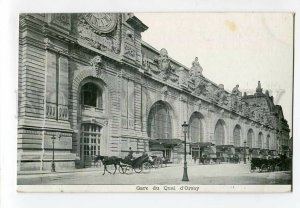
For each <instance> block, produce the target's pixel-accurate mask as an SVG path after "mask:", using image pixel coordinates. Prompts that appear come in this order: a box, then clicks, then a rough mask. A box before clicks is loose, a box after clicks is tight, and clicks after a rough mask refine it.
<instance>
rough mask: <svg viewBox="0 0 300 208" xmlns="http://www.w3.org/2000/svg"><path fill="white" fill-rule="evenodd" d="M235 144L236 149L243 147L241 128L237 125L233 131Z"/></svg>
mask: <svg viewBox="0 0 300 208" xmlns="http://www.w3.org/2000/svg"><path fill="white" fill-rule="evenodd" d="M233 143H234V146H235V147H239V146H241V127H240V126H239V125H236V126H235V128H234V130H233Z"/></svg>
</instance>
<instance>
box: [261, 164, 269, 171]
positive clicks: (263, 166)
mask: <svg viewBox="0 0 300 208" xmlns="http://www.w3.org/2000/svg"><path fill="white" fill-rule="evenodd" d="M260 172H268V166H267V165H266V164H263V165H262V166H261V168H260Z"/></svg>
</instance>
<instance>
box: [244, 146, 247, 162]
mask: <svg viewBox="0 0 300 208" xmlns="http://www.w3.org/2000/svg"><path fill="white" fill-rule="evenodd" d="M246 143H247V142H246V141H244V164H246Z"/></svg>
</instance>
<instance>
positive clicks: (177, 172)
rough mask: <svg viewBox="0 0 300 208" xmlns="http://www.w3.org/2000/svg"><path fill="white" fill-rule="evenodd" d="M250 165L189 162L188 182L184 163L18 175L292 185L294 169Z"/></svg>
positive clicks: (33, 180)
mask: <svg viewBox="0 0 300 208" xmlns="http://www.w3.org/2000/svg"><path fill="white" fill-rule="evenodd" d="M249 170H250V164H246V165H244V164H218V165H190V166H189V167H188V176H189V180H190V181H189V182H182V181H181V179H182V174H183V167H182V165H173V166H170V167H164V168H159V169H151V172H150V173H140V174H138V173H132V174H130V175H125V174H120V173H119V171H118V170H117V171H116V174H115V175H110V174H108V173H107V174H105V175H102V173H103V167H100V168H97V169H96V168H95V169H85V170H81V171H78V172H75V171H70V172H63V173H60V172H58V173H43V174H40V173H36V174H25V173H20V174H18V185H34V184H36V185H46V184H49V185H50V184H51V185H104V184H108V185H110V184H114V185H120V184H128V185H131V184H147V185H151V184H157V185H164V184H174V185H179V184H195V185H196V184H197V185H264V184H265V185H270V184H291V180H292V179H291V172H289V171H281V172H271V173H267V172H266V173H259V172H252V173H251V172H250V171H249Z"/></svg>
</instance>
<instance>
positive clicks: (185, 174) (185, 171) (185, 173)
mask: <svg viewBox="0 0 300 208" xmlns="http://www.w3.org/2000/svg"><path fill="white" fill-rule="evenodd" d="M188 127H189V125H188V124H187V123H186V122H184V124H182V131H183V133H184V166H183V177H182V181H189V177H188V174H187V162H186V134H187V131H188Z"/></svg>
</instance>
